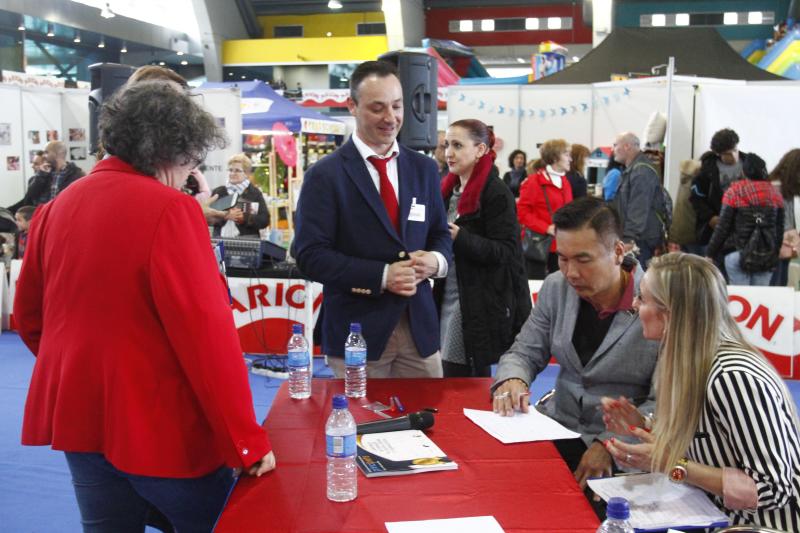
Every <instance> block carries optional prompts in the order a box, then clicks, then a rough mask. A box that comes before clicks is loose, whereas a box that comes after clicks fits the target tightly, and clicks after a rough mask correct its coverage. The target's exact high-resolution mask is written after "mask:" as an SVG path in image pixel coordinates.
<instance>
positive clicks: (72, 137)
mask: <svg viewBox="0 0 800 533" xmlns="http://www.w3.org/2000/svg"><path fill="white" fill-rule="evenodd" d="M85 141H86V130H85V129H83V128H70V129H69V142H85Z"/></svg>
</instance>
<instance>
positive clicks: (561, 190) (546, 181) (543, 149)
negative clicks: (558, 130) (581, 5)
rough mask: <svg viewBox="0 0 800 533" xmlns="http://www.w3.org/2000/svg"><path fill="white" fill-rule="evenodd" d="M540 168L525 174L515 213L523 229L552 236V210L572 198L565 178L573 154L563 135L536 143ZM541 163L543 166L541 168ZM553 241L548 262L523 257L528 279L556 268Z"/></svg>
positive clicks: (543, 275) (553, 230) (553, 231)
mask: <svg viewBox="0 0 800 533" xmlns="http://www.w3.org/2000/svg"><path fill="white" fill-rule="evenodd" d="M539 157H540V159H541V164H540V165H538V166H539V167H540V169H539V171H538V172H536V173H535V174H531V175H530V176H528V179H526V180H525V181H524V182H522V186H521V187H520V189H519V202H518V203H517V217H518V218H519V223H520V225H521V226H522V227H523V229H525V228H527V229H529V230H531V231H534V232H536V233H540V234H545V233H547V234H549V235H553V236H555V226H553V213H555V212H556V211H558V209H559V208H560V207H561V206H563V205H565V204H568V203H569V202H571V201H572V187H571V186H570V184H569V180H568V179H567V178H566V176H565V175H566V173H567V172H568V171H569V168H570V163H571V162H572V157H571V156H570V146H569V144H567V141H565V140H564V139H553V140H550V141H547V142H545V143H544V144H542V145H541V146H540V147H539ZM542 166H543V168H541V167H542ZM555 252H556V241H555V239H553V243H552V245H551V246H550V254H549V256H548V258H547V263H546V264H545V263H536V262H533V261H530V260H527V259H526V261H525V268H526V270H527V272H528V279H544V278H545V276H547V274H550V273H552V272H555V271H556V270H558V256H557V255H556V253H555Z"/></svg>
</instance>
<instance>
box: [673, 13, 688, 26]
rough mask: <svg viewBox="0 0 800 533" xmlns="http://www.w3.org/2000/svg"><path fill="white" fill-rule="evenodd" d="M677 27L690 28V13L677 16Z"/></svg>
mask: <svg viewBox="0 0 800 533" xmlns="http://www.w3.org/2000/svg"><path fill="white" fill-rule="evenodd" d="M675 25H676V26H688V25H689V13H678V14H677V15H675Z"/></svg>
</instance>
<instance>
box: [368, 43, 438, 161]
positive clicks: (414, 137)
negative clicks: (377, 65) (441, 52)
mask: <svg viewBox="0 0 800 533" xmlns="http://www.w3.org/2000/svg"><path fill="white" fill-rule="evenodd" d="M378 59H380V60H381V61H389V62H391V63H394V64H395V65H397V72H398V76H399V77H400V85H402V86H403V127H402V129H401V130H400V135H399V136H398V138H397V141H398V142H399V143H400V144H402V145H404V146H406V147H408V148H411V149H412V150H430V149H432V148H435V147H436V142H437V140H438V139H437V135H436V113H437V107H438V93H437V88H438V80H439V76H438V74H439V65H438V64H437V63H436V59H435V58H433V57H431V56H429V55H428V54H422V53H419V52H401V51H398V52H388V53H386V54H383V55H382V56H380V57H379V58H378Z"/></svg>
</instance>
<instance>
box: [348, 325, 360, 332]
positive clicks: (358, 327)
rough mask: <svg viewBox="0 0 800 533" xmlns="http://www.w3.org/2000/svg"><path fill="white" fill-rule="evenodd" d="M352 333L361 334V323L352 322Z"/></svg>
mask: <svg viewBox="0 0 800 533" xmlns="http://www.w3.org/2000/svg"><path fill="white" fill-rule="evenodd" d="M350 333H361V322H352V323H351V324H350Z"/></svg>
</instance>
